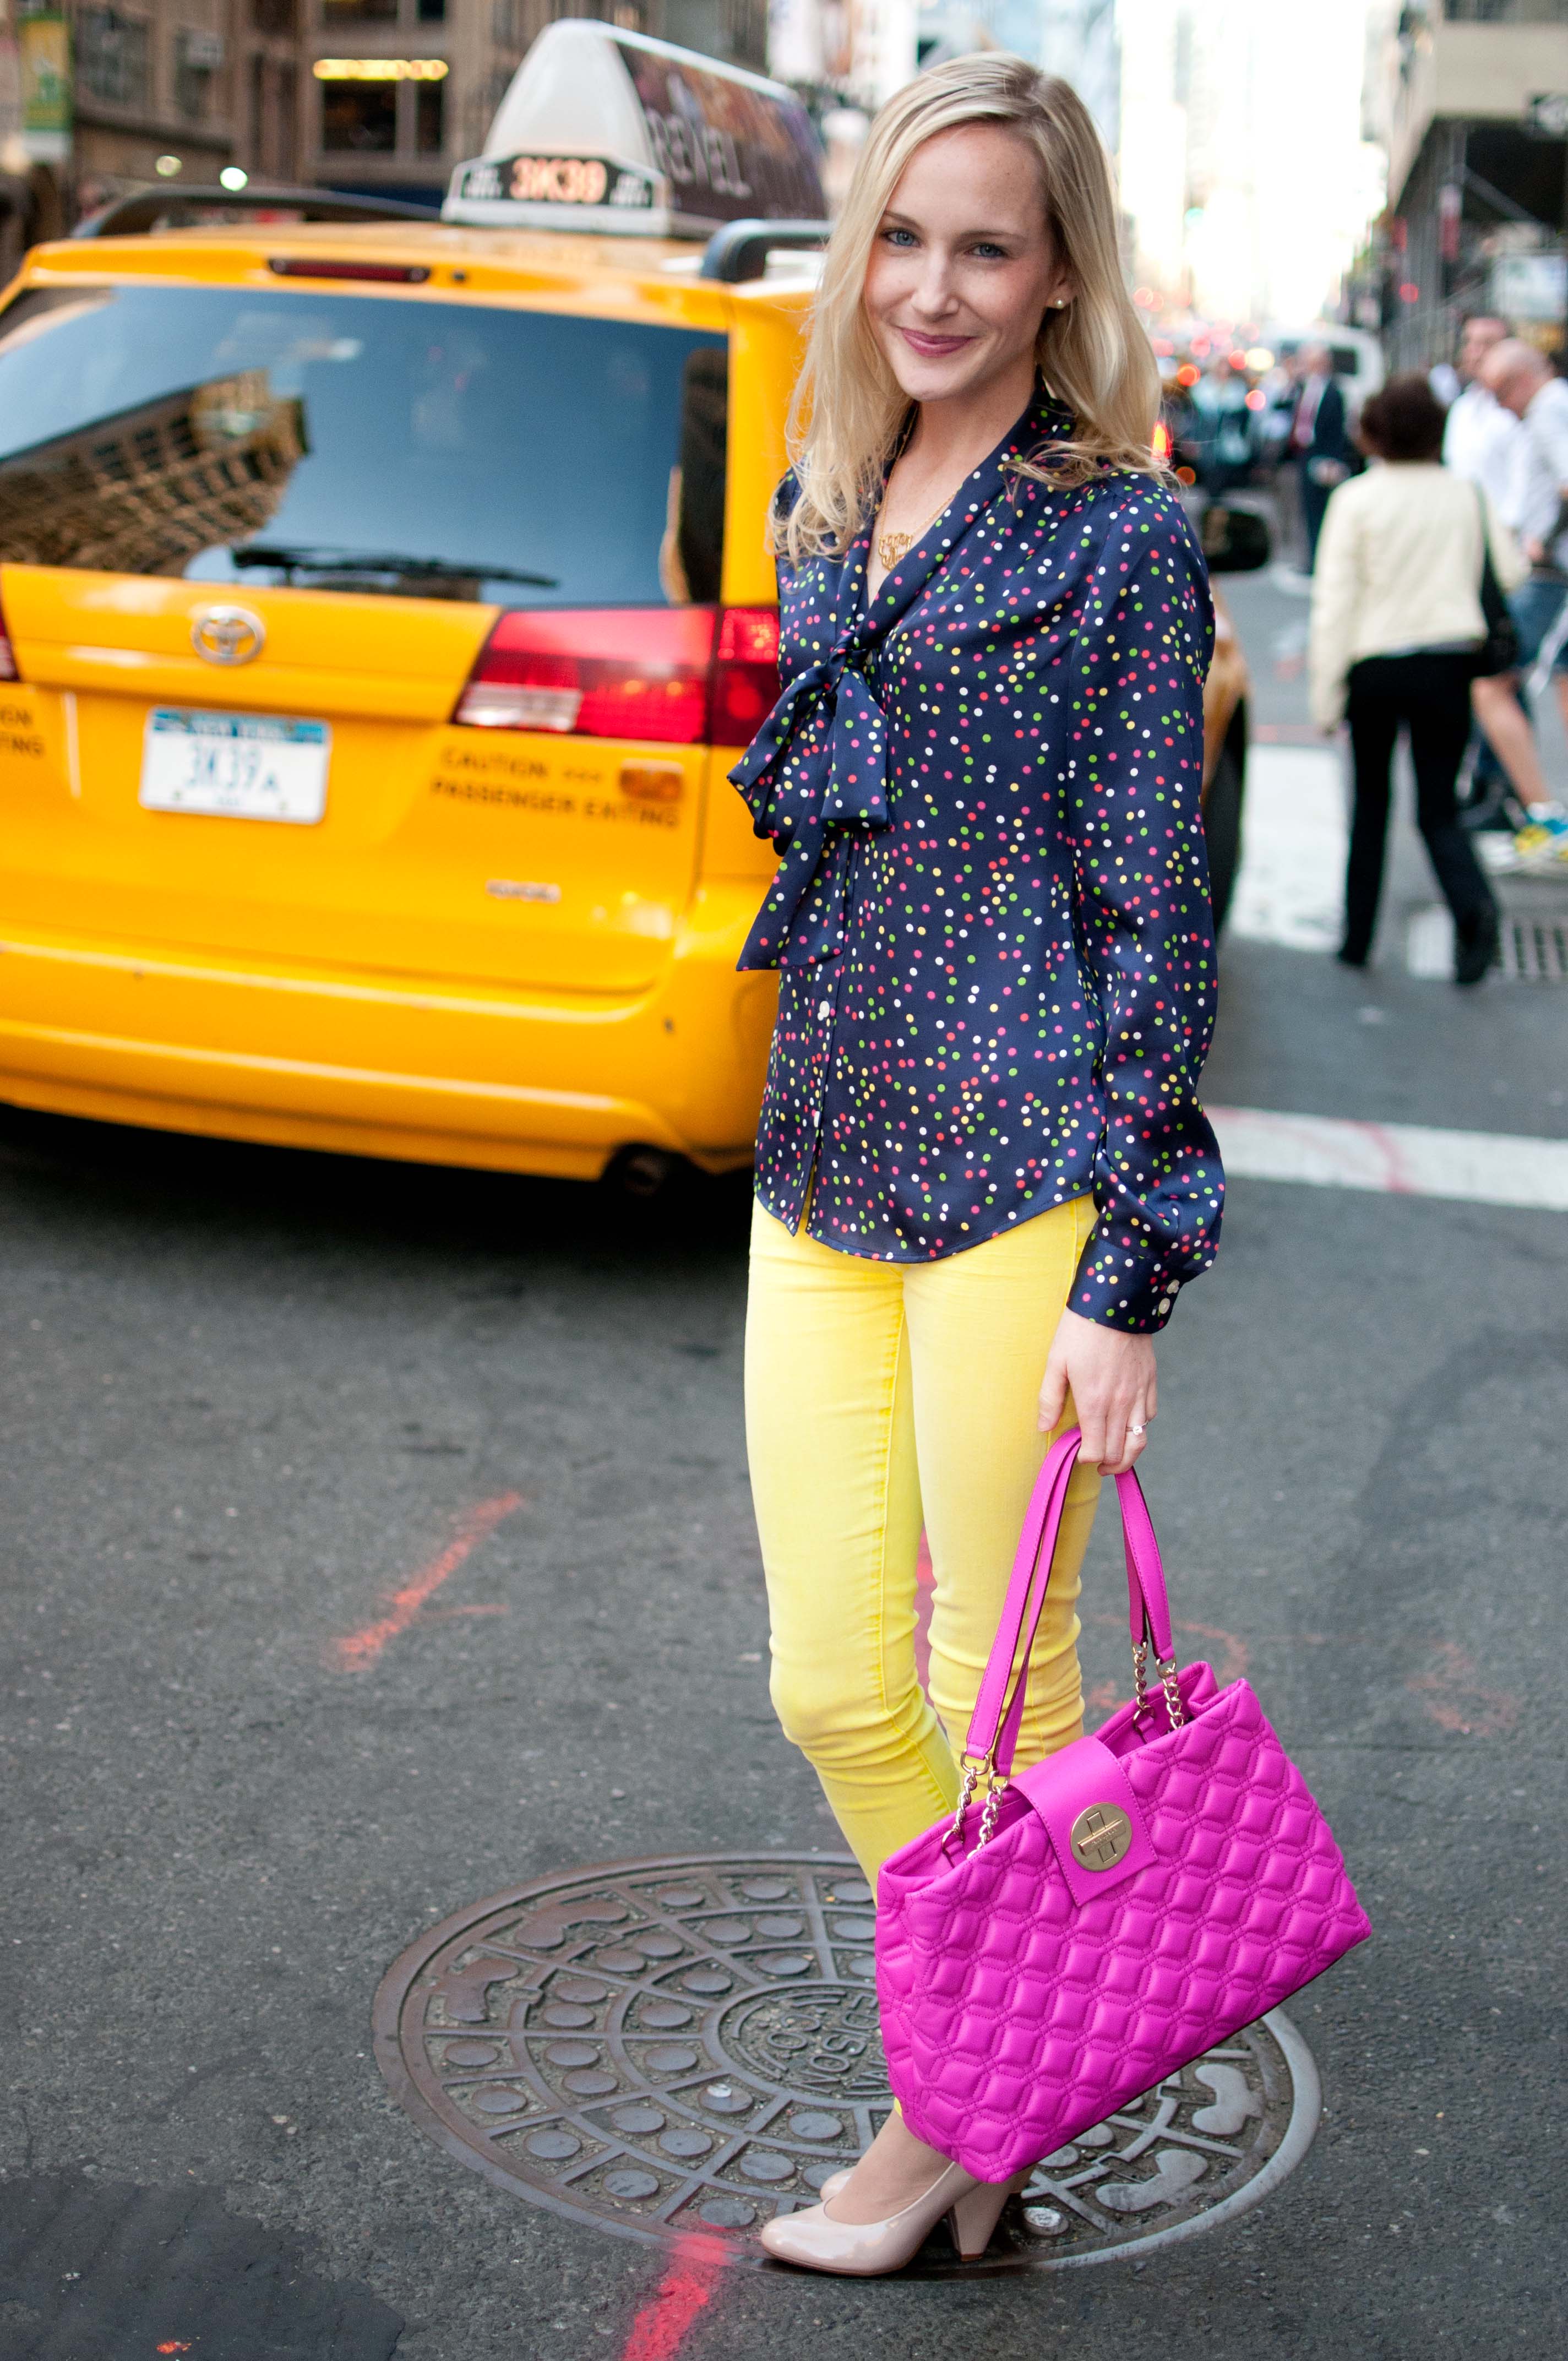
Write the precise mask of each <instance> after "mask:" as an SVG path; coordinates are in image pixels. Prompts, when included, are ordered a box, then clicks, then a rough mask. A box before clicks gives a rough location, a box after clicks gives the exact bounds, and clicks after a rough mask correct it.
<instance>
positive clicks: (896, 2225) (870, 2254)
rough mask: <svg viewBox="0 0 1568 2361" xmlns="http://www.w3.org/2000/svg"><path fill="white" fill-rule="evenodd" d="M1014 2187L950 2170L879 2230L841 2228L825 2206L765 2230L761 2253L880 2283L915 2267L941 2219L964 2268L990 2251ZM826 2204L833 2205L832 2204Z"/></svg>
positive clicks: (875, 2225) (875, 2226) (859, 2225)
mask: <svg viewBox="0 0 1568 2361" xmlns="http://www.w3.org/2000/svg"><path fill="white" fill-rule="evenodd" d="M1013 2185H1014V2184H1012V2183H1007V2182H1002V2183H999V2182H993V2181H984V2180H975V2179H974V2177H973V2175H972V2174H970V2173H967V2172H966V2171H965V2170H964V2169H963V2167H962V2166H961V2165H957V2164H950V2165H948V2169H947V2170H946V2171H945V2172H942V2173H939V2174H938V2177H937V2179H936V2180H934V2181H933V2182H932V2184H931V2186H930V2188H929V2189H927V2191H926V2192H925V2194H924V2195H923V2196H921V2197H917V2198H916V2200H915V2202H914V2203H913V2204H911V2205H906V2206H905V2207H904V2209H903V2211H902V2212H901V2213H894V2214H892V2215H890V2216H889V2218H888V2219H887V2220H886V2221H883V2222H839V2221H836V2220H835V2219H834V2217H833V2215H832V2213H830V2212H829V2211H828V2202H824V2203H822V2204H820V2205H810V2206H807V2207H806V2208H805V2209H804V2210H803V2211H802V2212H801V2213H781V2214H778V2215H776V2216H775V2218H774V2219H773V2221H772V2222H767V2223H764V2224H763V2225H762V2244H763V2246H765V2247H766V2248H767V2250H768V2252H769V2254H770V2255H773V2256H776V2257H777V2258H778V2259H779V2260H780V2261H781V2262H785V2263H796V2264H798V2265H800V2267H801V2268H803V2269H806V2270H810V2271H832V2272H835V2273H837V2274H838V2275H839V2277H841V2278H845V2279H881V2278H883V2276H884V2275H885V2274H886V2273H887V2272H889V2271H901V2270H902V2269H903V2268H904V2267H905V2264H906V2263H910V2262H913V2261H914V2259H915V2257H916V2255H917V2254H918V2253H919V2251H920V2249H921V2247H922V2246H924V2245H925V2243H926V2240H927V2238H928V2237H929V2235H930V2234H931V2232H932V2231H933V2230H934V2229H935V2228H936V2226H937V2224H938V2222H939V2221H940V2220H941V2219H942V2216H943V2215H944V2214H946V2215H947V2217H948V2229H949V2230H950V2232H951V2234H952V2239H953V2244H954V2246H956V2247H957V2248H958V2250H959V2254H960V2255H961V2256H962V2257H963V2259H964V2260H965V2261H966V2262H977V2261H978V2260H979V2259H980V2257H981V2255H983V2254H984V2252H985V2250H986V2247H987V2246H989V2245H990V2243H991V2234H992V2231H993V2230H994V2229H995V2227H996V2224H997V2219H998V2217H999V2215H1000V2214H1001V2212H1002V2208H1003V2205H1004V2204H1005V2202H1006V2201H1007V2197H1008V2194H1009V2191H1010V2189H1011V2188H1012V2186H1013ZM829 2202H830V2201H829Z"/></svg>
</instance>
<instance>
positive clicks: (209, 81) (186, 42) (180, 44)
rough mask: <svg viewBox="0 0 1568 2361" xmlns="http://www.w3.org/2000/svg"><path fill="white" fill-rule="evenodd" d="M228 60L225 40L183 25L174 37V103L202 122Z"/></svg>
mask: <svg viewBox="0 0 1568 2361" xmlns="http://www.w3.org/2000/svg"><path fill="white" fill-rule="evenodd" d="M223 61H224V44H223V37H222V35H221V34H218V33H209V32H205V31H203V30H200V29H198V28H196V27H192V26H189V25H184V26H181V27H180V29H179V31H178V32H176V34H175V36H174V104H175V105H176V106H177V107H178V108H179V110H180V112H181V115H186V116H188V117H189V119H190V120H191V121H192V123H199V122H200V121H201V119H202V117H203V115H205V114H206V112H207V105H208V102H209V100H210V98H211V96H212V89H213V76H214V74H215V73H216V71H217V70H218V68H219V67H220V66H221V65H222V63H223Z"/></svg>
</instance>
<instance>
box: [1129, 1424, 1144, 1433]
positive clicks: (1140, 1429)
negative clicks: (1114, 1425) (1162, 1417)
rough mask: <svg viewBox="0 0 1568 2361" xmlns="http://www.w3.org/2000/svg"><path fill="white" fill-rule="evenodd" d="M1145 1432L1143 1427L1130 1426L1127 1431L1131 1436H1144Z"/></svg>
mask: <svg viewBox="0 0 1568 2361" xmlns="http://www.w3.org/2000/svg"><path fill="white" fill-rule="evenodd" d="M1145 1432H1146V1430H1145V1429H1144V1428H1143V1427H1141V1426H1129V1427H1128V1429H1127V1433H1129V1434H1142V1433H1145Z"/></svg>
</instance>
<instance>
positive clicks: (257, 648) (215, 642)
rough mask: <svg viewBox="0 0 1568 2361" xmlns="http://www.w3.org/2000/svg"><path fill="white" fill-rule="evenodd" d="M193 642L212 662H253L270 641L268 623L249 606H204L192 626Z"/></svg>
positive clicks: (196, 649)
mask: <svg viewBox="0 0 1568 2361" xmlns="http://www.w3.org/2000/svg"><path fill="white" fill-rule="evenodd" d="M191 644H192V647H193V648H194V649H195V651H196V653H197V654H198V655H199V656H204V657H205V658H206V660H207V662H208V663H209V664H250V663H252V662H254V660H255V658H256V657H258V655H259V654H260V653H261V651H262V649H263V648H264V647H265V646H266V644H267V626H266V624H265V623H264V622H263V621H262V620H261V618H260V616H259V615H253V614H252V613H251V611H250V609H249V608H248V607H203V609H202V610H201V612H200V613H199V614H198V615H197V617H196V619H195V620H194V622H193V623H192V626H191Z"/></svg>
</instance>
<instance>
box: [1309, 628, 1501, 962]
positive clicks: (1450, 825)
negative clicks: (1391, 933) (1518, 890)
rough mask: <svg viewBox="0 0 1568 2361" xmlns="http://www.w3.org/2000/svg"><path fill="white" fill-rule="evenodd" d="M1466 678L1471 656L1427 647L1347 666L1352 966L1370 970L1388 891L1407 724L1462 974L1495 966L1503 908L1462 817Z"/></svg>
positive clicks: (1424, 823)
mask: <svg viewBox="0 0 1568 2361" xmlns="http://www.w3.org/2000/svg"><path fill="white" fill-rule="evenodd" d="M1470 681H1471V666H1470V664H1469V661H1468V659H1467V658H1465V657H1464V656H1463V655H1455V654H1447V653H1442V654H1439V653H1428V652H1426V651H1424V650H1423V651H1420V652H1419V653H1416V654H1413V655H1408V656H1368V657H1367V658H1366V660H1365V662H1364V663H1362V664H1356V665H1355V666H1354V669H1353V671H1352V673H1351V675H1350V680H1349V683H1348V695H1347V697H1346V700H1345V719H1346V720H1347V721H1348V722H1349V724H1350V745H1351V757H1352V761H1353V763H1354V775H1355V817H1354V820H1353V822H1352V824H1351V831H1350V859H1349V861H1348V862H1347V863H1346V867H1345V883H1344V942H1343V946H1342V948H1341V950H1340V954H1339V955H1340V958H1341V959H1342V960H1343V961H1344V963H1345V965H1346V966H1347V967H1365V964H1366V961H1367V959H1368V957H1369V956H1370V954H1371V950H1372V938H1373V936H1374V934H1375V933H1376V927H1377V904H1378V901H1379V898H1380V897H1381V895H1382V891H1383V854H1384V847H1385V844H1386V842H1387V834H1388V788H1389V778H1390V774H1391V773H1392V770H1393V763H1394V748H1395V746H1396V744H1397V743H1398V736H1399V732H1400V730H1401V729H1406V728H1408V729H1409V733H1410V763H1411V766H1412V768H1413V769H1414V771H1415V774H1416V824H1417V826H1418V827H1419V828H1420V832H1421V835H1422V838H1423V839H1424V840H1425V843H1426V849H1427V853H1428V856H1429V858H1430V859H1431V865H1432V868H1433V870H1434V871H1435V872H1436V874H1437V882H1438V884H1440V885H1441V886H1442V893H1443V899H1444V900H1445V901H1446V902H1447V904H1448V906H1449V908H1450V909H1451V910H1452V911H1453V930H1454V935H1455V938H1456V940H1457V942H1458V944H1459V947H1460V949H1459V961H1458V962H1457V963H1456V967H1455V975H1456V980H1457V981H1458V982H1459V983H1480V981H1481V978H1482V977H1483V976H1484V975H1485V974H1486V969H1487V967H1488V966H1489V965H1490V963H1491V958H1492V953H1493V951H1494V950H1495V949H1496V947H1497V913H1496V911H1495V909H1494V907H1493V903H1492V895H1491V892H1490V890H1489V888H1488V886H1487V884H1486V878H1485V877H1484V876H1483V874H1482V873H1481V870H1480V868H1479V867H1478V865H1477V863H1476V860H1475V853H1474V851H1472V849H1471V842H1470V838H1469V835H1468V834H1467V832H1466V831H1465V829H1464V828H1463V827H1462V826H1461V825H1460V819H1459V799H1458V793H1457V782H1458V778H1459V766H1460V764H1461V763H1463V761H1464V750H1465V747H1466V746H1467V745H1468V744H1469V742H1470ZM1467 947H1469V948H1470V950H1478V951H1483V952H1484V956H1483V957H1482V958H1481V960H1480V962H1479V965H1477V964H1476V961H1475V958H1474V957H1467V955H1466V950H1467ZM1462 968H1463V971H1464V972H1461V969H1462Z"/></svg>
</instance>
